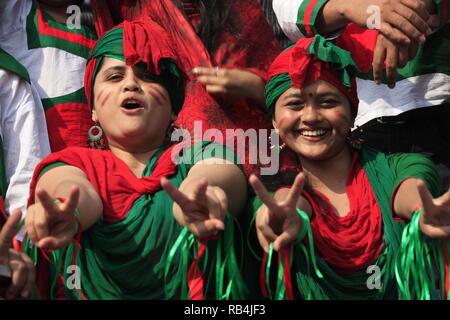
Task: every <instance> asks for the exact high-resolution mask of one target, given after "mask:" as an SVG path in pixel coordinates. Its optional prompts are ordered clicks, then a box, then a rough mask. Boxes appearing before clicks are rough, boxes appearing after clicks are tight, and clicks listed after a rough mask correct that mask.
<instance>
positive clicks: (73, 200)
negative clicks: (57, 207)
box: [61, 186, 80, 214]
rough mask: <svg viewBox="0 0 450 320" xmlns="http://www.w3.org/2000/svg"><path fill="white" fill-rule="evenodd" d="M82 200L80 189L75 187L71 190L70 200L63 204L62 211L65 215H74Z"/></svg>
mask: <svg viewBox="0 0 450 320" xmlns="http://www.w3.org/2000/svg"><path fill="white" fill-rule="evenodd" d="M79 198H80V188H78V187H77V186H73V187H72V189H71V190H70V194H69V199H68V200H67V201H66V202H65V203H63V204H62V206H61V209H62V210H63V211H64V212H65V213H70V214H73V213H74V211H75V209H76V208H77V206H78V200H79Z"/></svg>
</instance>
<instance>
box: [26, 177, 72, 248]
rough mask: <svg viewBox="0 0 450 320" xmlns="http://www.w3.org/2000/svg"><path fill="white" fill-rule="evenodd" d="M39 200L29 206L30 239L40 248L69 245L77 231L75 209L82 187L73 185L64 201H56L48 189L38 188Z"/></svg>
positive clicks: (28, 226) (27, 219) (27, 223)
mask: <svg viewBox="0 0 450 320" xmlns="http://www.w3.org/2000/svg"><path fill="white" fill-rule="evenodd" d="M36 196H37V198H38V200H39V201H38V202H37V203H35V204H33V205H31V206H30V207H29V208H28V213H27V216H26V218H25V225H26V228H27V233H28V236H29V237H30V240H31V241H32V242H33V243H34V244H35V245H36V246H37V247H39V248H44V249H50V250H56V249H59V248H62V247H65V246H67V245H68V244H69V243H70V242H71V241H72V240H73V237H74V235H75V234H76V231H77V221H76V217H75V209H76V207H77V205H78V199H79V196H80V189H79V188H78V187H75V186H74V187H72V190H71V191H70V195H69V198H68V199H67V200H66V201H65V202H64V203H55V202H54V200H53V199H52V197H50V195H49V194H48V193H47V191H45V190H43V189H40V190H36Z"/></svg>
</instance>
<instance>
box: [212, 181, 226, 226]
mask: <svg viewBox="0 0 450 320" xmlns="http://www.w3.org/2000/svg"><path fill="white" fill-rule="evenodd" d="M213 192H214V195H215V196H216V198H217V200H218V201H219V207H220V213H221V215H220V219H221V220H223V219H224V218H225V215H226V214H227V210H228V198H227V194H226V193H225V191H223V190H222V189H221V188H218V187H215V188H214V189H213Z"/></svg>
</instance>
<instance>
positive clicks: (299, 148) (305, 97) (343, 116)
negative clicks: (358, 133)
mask: <svg viewBox="0 0 450 320" xmlns="http://www.w3.org/2000/svg"><path fill="white" fill-rule="evenodd" d="M352 125H353V119H352V116H351V107H350V103H349V101H348V99H347V98H346V97H345V96H344V95H343V94H342V93H341V92H340V91H339V90H338V89H336V88H335V87H334V86H333V85H331V84H329V83H328V82H325V81H323V80H317V81H316V82H314V83H313V84H311V85H309V86H307V87H304V88H302V89H296V88H290V89H289V90H287V91H286V92H284V93H283V94H282V95H281V96H280V97H279V98H278V100H277V102H276V104H275V114H274V118H273V126H274V128H276V129H278V130H279V135H280V138H281V140H283V141H284V142H285V143H286V144H287V146H288V147H289V148H291V149H292V150H293V151H295V152H296V153H297V155H298V156H299V157H300V158H301V159H302V158H303V159H310V160H328V159H331V158H333V157H335V156H337V155H338V154H339V153H341V152H343V151H345V150H347V135H348V132H349V130H350V128H351V127H352Z"/></svg>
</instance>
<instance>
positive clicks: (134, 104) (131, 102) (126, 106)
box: [121, 99, 143, 110]
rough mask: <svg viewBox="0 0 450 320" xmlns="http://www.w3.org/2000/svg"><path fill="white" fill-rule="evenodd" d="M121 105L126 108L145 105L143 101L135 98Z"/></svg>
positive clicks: (137, 107) (136, 107) (132, 108)
mask: <svg viewBox="0 0 450 320" xmlns="http://www.w3.org/2000/svg"><path fill="white" fill-rule="evenodd" d="M121 107H122V108H124V109H127V110H135V109H139V108H143V106H142V105H141V103H140V102H139V101H137V100H133V99H129V100H126V101H124V102H123V103H122V106H121Z"/></svg>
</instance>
